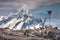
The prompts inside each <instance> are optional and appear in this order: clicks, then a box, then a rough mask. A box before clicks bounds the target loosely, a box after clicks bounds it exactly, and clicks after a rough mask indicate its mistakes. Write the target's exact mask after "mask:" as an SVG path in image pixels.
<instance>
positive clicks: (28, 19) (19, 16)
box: [0, 10, 42, 30]
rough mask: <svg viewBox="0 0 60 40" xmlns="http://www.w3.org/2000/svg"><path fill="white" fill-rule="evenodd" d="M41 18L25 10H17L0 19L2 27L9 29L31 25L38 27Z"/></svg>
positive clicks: (25, 27)
mask: <svg viewBox="0 0 60 40" xmlns="http://www.w3.org/2000/svg"><path fill="white" fill-rule="evenodd" d="M41 23H42V20H41V18H39V19H37V18H34V17H33V16H32V14H29V13H28V11H27V10H19V11H18V12H17V13H10V14H9V15H8V16H7V17H5V18H4V19H3V20H1V21H0V26H1V27H2V28H6V27H9V28H10V29H15V30H21V29H28V28H33V27H36V28H38V27H40V24H41Z"/></svg>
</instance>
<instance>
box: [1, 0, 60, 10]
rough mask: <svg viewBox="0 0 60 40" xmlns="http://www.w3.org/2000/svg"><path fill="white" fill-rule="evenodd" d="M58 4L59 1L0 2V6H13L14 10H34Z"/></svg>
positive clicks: (20, 0)
mask: <svg viewBox="0 0 60 40" xmlns="http://www.w3.org/2000/svg"><path fill="white" fill-rule="evenodd" d="M54 3H60V0H0V5H7V7H8V6H13V7H15V8H23V9H28V10H29V9H34V8H36V7H38V6H40V5H51V4H54Z"/></svg>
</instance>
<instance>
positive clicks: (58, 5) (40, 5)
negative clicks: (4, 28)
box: [0, 0, 60, 27]
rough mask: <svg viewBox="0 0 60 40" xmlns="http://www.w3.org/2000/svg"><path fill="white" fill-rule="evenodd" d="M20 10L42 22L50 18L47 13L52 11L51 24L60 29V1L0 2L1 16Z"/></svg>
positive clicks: (15, 0)
mask: <svg viewBox="0 0 60 40" xmlns="http://www.w3.org/2000/svg"><path fill="white" fill-rule="evenodd" d="M20 8H22V9H24V10H29V13H32V14H33V16H34V17H36V18H42V20H43V19H44V18H45V17H48V13H47V11H49V10H51V11H52V15H51V24H52V25H53V26H57V27H60V0H0V16H7V15H9V14H10V13H11V12H16V9H20ZM46 24H48V19H47V20H46Z"/></svg>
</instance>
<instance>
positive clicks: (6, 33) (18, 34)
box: [0, 29, 50, 40]
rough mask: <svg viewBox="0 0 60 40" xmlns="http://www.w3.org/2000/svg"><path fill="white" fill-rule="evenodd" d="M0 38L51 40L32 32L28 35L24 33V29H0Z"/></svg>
mask: <svg viewBox="0 0 60 40" xmlns="http://www.w3.org/2000/svg"><path fill="white" fill-rule="evenodd" d="M0 40H50V39H47V38H41V37H37V36H35V35H32V34H30V35H29V36H26V35H24V32H23V31H18V30H17V31H13V30H9V29H0Z"/></svg>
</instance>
